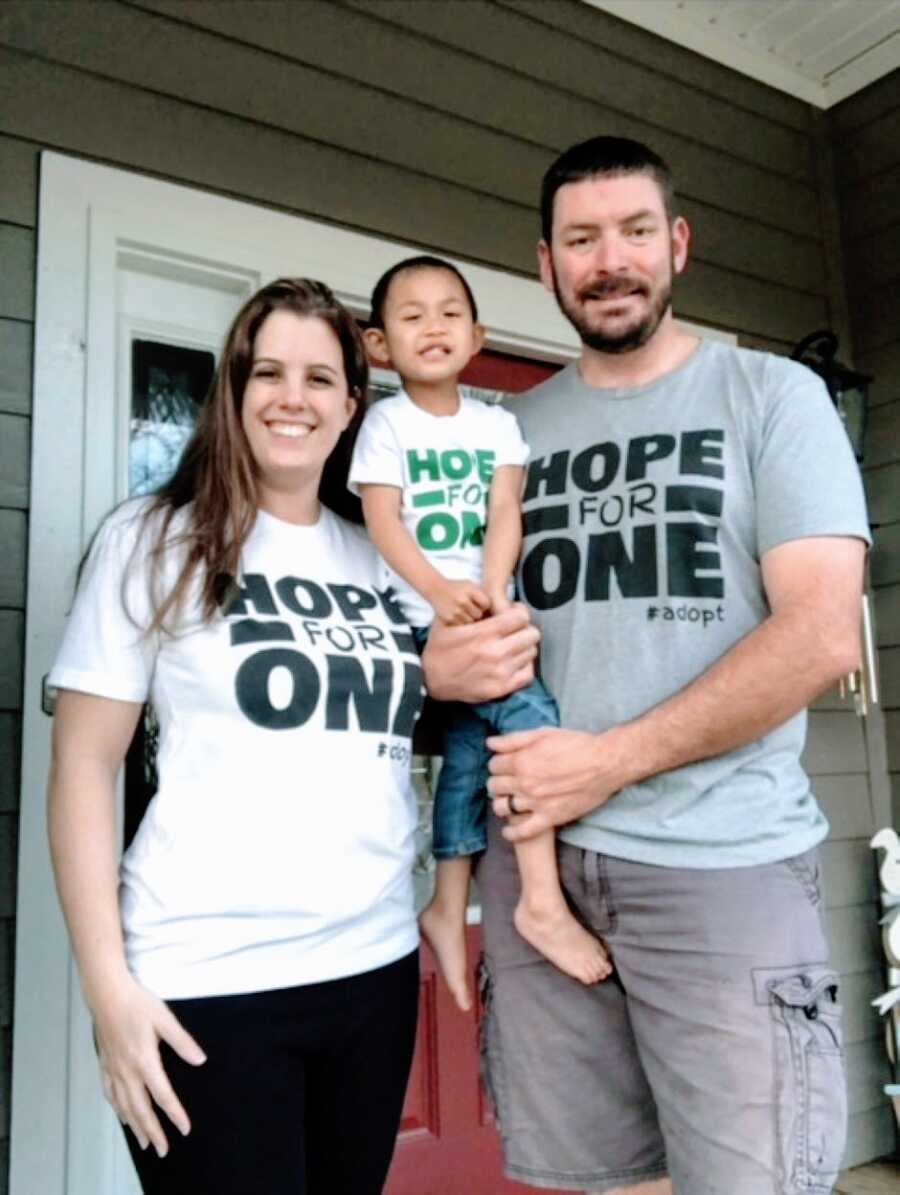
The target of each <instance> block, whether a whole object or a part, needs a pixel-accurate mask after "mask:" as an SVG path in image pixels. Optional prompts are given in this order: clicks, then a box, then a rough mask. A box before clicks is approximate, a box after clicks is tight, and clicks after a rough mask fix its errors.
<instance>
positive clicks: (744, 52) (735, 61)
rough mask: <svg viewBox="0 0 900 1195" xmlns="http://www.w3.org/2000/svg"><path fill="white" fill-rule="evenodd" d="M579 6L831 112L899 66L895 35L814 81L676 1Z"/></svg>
mask: <svg viewBox="0 0 900 1195" xmlns="http://www.w3.org/2000/svg"><path fill="white" fill-rule="evenodd" d="M584 2H585V3H586V4H590V5H592V6H593V7H594V8H599V9H602V10H603V11H604V12H608V13H610V14H611V15H612V16H615V17H619V18H621V19H622V20H624V21H630V22H631V24H633V25H639V26H641V28H643V29H647V30H648V31H649V32H650V33H655V34H657V35H658V36H659V37H665V38H667V39H668V40H669V41H672V42H676V43H677V44H678V45H681V46H685V47H686V48H687V49H689V50H694V51H696V53H698V54H703V55H705V56H706V57H707V58H711V59H713V60H714V61H715V62H718V63H719V64H720V65H722V66H726V67H731V68H732V69H733V70H737V71H740V72H741V73H742V74H744V75H749V77H750V78H751V79H756V80H757V81H758V82H760V83H767V84H768V85H769V86H770V87H777V88H778V89H779V90H780V91H784V92H786V93H787V94H788V95H792V96H794V97H795V98H796V99H799V100H805V101H806V103H808V104H815V105H816V106H817V107H819V108H830V107H831V106H832V105H833V104H837V103H839V102H840V101H841V100H844V99H846V98H847V97H848V96H850V95H853V94H854V93H855V92H857V91H860V90H862V88H863V87H867V86H868V85H869V84H870V83H873V82H874V81H875V80H876V79H879V78H881V76H882V75H886V74H888V73H889V72H890V71H892V70H894V69H895V68H897V67H898V66H900V34H898V33H896V32H894V33H892V34H891V35H890V36H888V37H887V38H885V39H884V40H882V41H880V42H878V43H876V44H875V45H874V46H872V47H870V48H869V49H867V50H865V51H864V52H863V53H861V54H859V55H858V56H857V57H855V58H854V59H852V60H851V61H850V62H848V63H846V64H845V65H843V66H841V67H839V68H838V69H836V70H834V71H832V72H830V73H829V74H828V75H827V76H826V77H824V78H823V79H818V80H817V79H814V78H810V76H809V75H808V74H805V73H803V72H802V71H801V70H799V69H797V70H795V69H793V68H791V67H790V66H789V65H787V64H786V63H784V62H780V61H778V59H776V58H774V57H772V56H770V55H768V54H765V53H763V52H760V51H756V50H753V49H749V48H747V47H746V46H745V45H744V44H743V43H742V42H741V41H740V40H738V38H737V37H735V36H733V35H729V34H727V33H719V32H716V31H715V30H714V29H711V28H708V27H703V26H701V25H698V24H697V23H696V22H695V21H693V20H690V19H688V18H687V17H686V14H685V11H684V10H683V6H682V5H681V4H679V3H677V2H676V0H584ZM708 2H710V3H712V2H713V0H708ZM857 11H860V10H857Z"/></svg>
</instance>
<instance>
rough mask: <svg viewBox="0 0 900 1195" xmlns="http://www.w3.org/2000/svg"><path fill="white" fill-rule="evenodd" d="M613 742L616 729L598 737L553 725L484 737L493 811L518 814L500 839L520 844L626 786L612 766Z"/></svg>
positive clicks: (581, 812)
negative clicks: (489, 750)
mask: <svg viewBox="0 0 900 1195" xmlns="http://www.w3.org/2000/svg"><path fill="white" fill-rule="evenodd" d="M616 738H617V736H616V731H615V730H611V731H607V732H606V733H605V734H602V735H600V734H586V733H584V732H583V731H580V730H557V729H554V728H552V727H545V728H544V729H542V730H522V731H518V732H517V733H515V734H506V735H502V736H494V737H492V738H489V739H488V740H487V745H488V747H489V748H490V749H491V750H492V751H493V752H494V755H493V758H492V759H491V762H490V770H491V778H490V780H488V790H489V791H490V794H491V796H492V798H493V802H494V812H495V813H496V814H497V815H498V816H499V817H509V815H510V814H511V813H512V814H519V815H521V816H519V817H517V819H516V821H515V823H514V824H511V825H509V826H507V827H506V829H505V830H504V831H503V837H504V838H507V839H508V840H509V841H510V842H522V841H524V840H525V839H528V838H534V837H535V835H537V834H541V833H543V832H544V831H545V830H548V829H550V828H551V827H553V826H563V825H566V824H567V823H569V822H574V821H577V819H578V818H580V817H583V816H584V815H585V814H586V813H590V811H591V810H592V809H596V808H597V807H598V806H599V805H603V804H605V802H606V801H608V800H609V798H610V797H612V796H613V795H614V794H615V793H616V792H618V790H619V789H620V788H621V787H622V786H623V784H624V783H625V782H626V778H625V776H624V774H621V775H620V774H617V773H618V771H619V770H618V769H617V768H616V766H615V763H614V760H615V758H616V756H617V755H618V751H617V749H616ZM510 797H512V798H513V807H512V808H511V807H510Z"/></svg>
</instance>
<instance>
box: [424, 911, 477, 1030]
mask: <svg viewBox="0 0 900 1195" xmlns="http://www.w3.org/2000/svg"><path fill="white" fill-rule="evenodd" d="M419 928H420V929H421V931H422V936H423V937H424V939H425V941H426V942H427V943H428V945H429V946H430V947H431V949H432V950H433V951H434V954H435V957H436V958H437V961H438V966H439V967H440V969H441V974H442V975H443V977H444V982H445V983H446V984H447V987H448V988H449V989H450V995H451V996H452V997H453V999H454V1000H455V1001H456V1003H457V1005H458V1006H459V1008H461V1009H462V1011H463V1012H468V1011H469V1009H470V1008H471V1007H472V996H471V993H470V992H469V981H468V974H467V966H466V924H465V919H464V918H463V919H460V918H458V917H448V916H447V915H446V914H445V913H444V911H443V910H442V909H441V908H439V907H438V906H437V905H436V903H435V902H434V901H432V902H431V904H430V905H428V907H427V908H426V909H425V910H424V911H423V913H422V915H421V917H420V918H419Z"/></svg>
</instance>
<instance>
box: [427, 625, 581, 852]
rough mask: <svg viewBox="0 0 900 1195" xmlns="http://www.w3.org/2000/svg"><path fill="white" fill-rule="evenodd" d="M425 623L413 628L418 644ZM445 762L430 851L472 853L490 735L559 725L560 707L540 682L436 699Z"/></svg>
mask: <svg viewBox="0 0 900 1195" xmlns="http://www.w3.org/2000/svg"><path fill="white" fill-rule="evenodd" d="M429 629H430V628H429V627H414V628H413V635H414V636H415V639H416V642H417V644H418V645H419V647H420V648H421V647H423V646H424V644H425V641H426V639H427V638H428V631H429ZM441 713H442V715H443V719H444V762H443V765H442V767H441V771H440V775H439V777H438V783H437V791H436V792H435V794H434V829H433V844H432V853H433V854H434V857H435V859H455V858H457V857H458V856H460V855H475V854H478V852H479V851H483V850H484V849H485V847H486V846H487V831H486V825H487V817H486V814H487V792H486V787H487V779H488V760H489V759H490V757H491V753H490V751H489V750H488V749H487V746H486V743H485V740H486V739H487V737H488V735H491V734H512V732H513V731H515V730H537V729H539V728H540V727H542V726H559V710H558V708H557V705H556V702H555V701H554V699H553V697H551V695H550V694H549V693H548V692H547V690H546V689H545V688H544V686H543V684H541V682H540V681H539V680H535V681H532V683H531V684H530V685H528V686H527V687H526V688H524V689H519V690H517V692H515V693H510V694H509V696H508V697H503V698H501V699H500V700H499V701H484V702H480V703H479V704H477V705H465V704H463V703H462V702H458V701H447V702H442V703H441Z"/></svg>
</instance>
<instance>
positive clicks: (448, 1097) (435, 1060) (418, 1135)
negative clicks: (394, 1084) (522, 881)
mask: <svg viewBox="0 0 900 1195" xmlns="http://www.w3.org/2000/svg"><path fill="white" fill-rule="evenodd" d="M557 368H558V367H557V366H553V365H545V364H543V363H540V362H536V361H525V360H523V359H521V358H517V357H510V356H507V355H506V354H503V353H494V352H490V351H484V352H482V353H480V354H479V355H478V356H477V357H476V358H475V359H474V360H473V361H472V362H471V364H470V365H469V367H468V369H467V370H466V371H465V373H464V374H463V376H462V379H461V380H462V381H463V382H464V383H465V384H467V385H469V386H477V387H479V388H484V389H487V390H500V391H505V392H506V393H519V392H521V391H522V390H527V389H529V388H530V387H531V386H535V385H537V383H538V382H540V381H543V379H544V378H546V377H549V376H550V374H552V373H554V372H555V371H556V369H557ZM420 749H425V748H420ZM468 945H469V960H470V965H471V969H472V975H471V985H472V990H473V991H476V990H477V985H476V972H477V969H478V963H479V961H480V959H481V954H482V948H483V938H482V932H481V926H479V925H472V926H470V927H469V929H468ZM420 957H421V968H422V978H421V995H420V1004H419V1030H418V1038H417V1042H416V1054H415V1058H414V1060H413V1068H412V1074H411V1076H410V1080H409V1089H408V1091H407V1095H406V1103H405V1104H404V1107H403V1118H402V1121H401V1124H400V1135H399V1138H398V1140H397V1150H396V1153H395V1154H394V1161H393V1165H392V1166H391V1173H390V1176H389V1179H388V1184H387V1187H386V1188H385V1195H525V1193H526V1192H529V1191H533V1190H534V1188H533V1187H527V1186H524V1185H522V1184H521V1183H517V1182H512V1181H511V1180H510V1179H507V1178H504V1176H503V1159H502V1152H501V1148H500V1137H499V1134H498V1132H497V1128H496V1125H495V1124H494V1119H493V1116H492V1113H491V1106H490V1102H489V1100H488V1098H487V1096H486V1094H485V1092H484V1089H483V1087H482V1085H481V1081H480V1075H479V1050H478V1037H479V1022H480V1018H481V1011H480V1008H479V1009H476V1010H475V1011H474V1012H471V1013H468V1014H465V1013H461V1012H460V1011H459V1009H457V1007H456V1005H455V1004H454V1003H453V1000H452V999H451V997H450V994H449V993H448V991H447V989H446V986H445V985H444V983H443V981H442V980H441V978H440V976H439V975H438V974H437V971H436V964H435V961H434V957H433V955H432V953H431V951H430V950H429V949H428V948H427V947H426V946H424V945H423V947H422V950H421V956H420ZM548 1195H554V1192H552V1191H550V1192H548ZM556 1195H563V1193H562V1192H557V1193H556Z"/></svg>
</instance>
